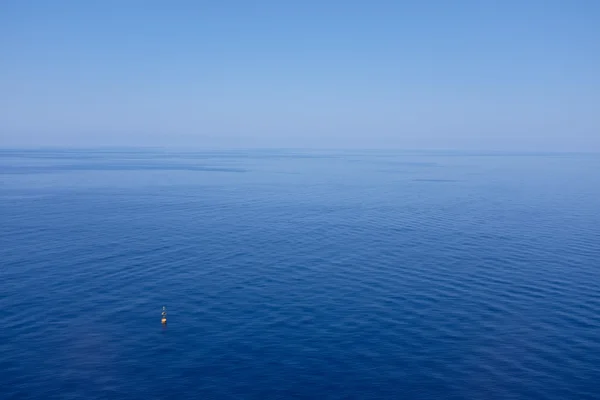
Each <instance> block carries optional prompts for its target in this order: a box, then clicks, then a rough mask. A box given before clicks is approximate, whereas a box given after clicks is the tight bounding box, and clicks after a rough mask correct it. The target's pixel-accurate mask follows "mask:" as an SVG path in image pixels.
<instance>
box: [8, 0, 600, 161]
mask: <svg viewBox="0 0 600 400" xmlns="http://www.w3.org/2000/svg"><path fill="white" fill-rule="evenodd" d="M22 145H24V146H38V145H39V146H48V145H55V146H77V147H81V146H85V147H88V146H121V145H123V146H132V145H133V146H136V145H140V146H174V147H180V146H193V147H227V146H235V147H239V146H243V147H304V148H307V147H308V148H444V149H448V148H454V149H485V150H536V149H537V150H544V151H546V150H569V151H571V150H574V151H578V150H593V151H600V1H597V0H545V1H544V0H496V1H486V0H452V1H450V0H438V1H434V0H429V1H427V0H421V1H417V0H414V1H402V0H370V1H369V0H360V1H359V0H345V1H343V0H302V1H299V0H254V1H253V0H237V1H236V0H212V1H202V0H196V1H183V0H178V1H177V0H173V1H167V0H162V1H154V0H101V1H100V0H99V1H85V0H71V1H67V0H2V1H0V146H22Z"/></svg>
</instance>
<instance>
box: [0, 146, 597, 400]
mask: <svg viewBox="0 0 600 400" xmlns="http://www.w3.org/2000/svg"><path fill="white" fill-rule="evenodd" d="M0 184H1V186H0V213H1V214H0V240H1V242H0V244H1V246H0V263H1V264H0V307H1V310H2V329H1V330H0V371H1V373H0V398H1V399H3V400H4V399H6V400H8V399H82V398H85V399H100V398H102V399H140V400H148V399H486V400H488V399H560V400H564V399H577V400H584V399H599V398H600V158H598V157H597V156H590V155H586V156H584V155H560V156H558V155H510V154H504V155H502V154H459V153H407V152H404V153H402V152H397V153H393V152H387V153H386V152H370V153H366V152H363V153H360V152H336V151H329V152H291V151H285V152H284V151H262V152H260V151H248V152H244V151H228V152H223V151H222V152H165V151H162V152H159V151H156V152H153V151H14V150H13V151H9V150H3V151H1V152H0ZM163 305H166V306H167V307H168V310H169V322H168V326H167V327H166V328H163V327H162V326H161V324H160V311H161V308H162V306H163Z"/></svg>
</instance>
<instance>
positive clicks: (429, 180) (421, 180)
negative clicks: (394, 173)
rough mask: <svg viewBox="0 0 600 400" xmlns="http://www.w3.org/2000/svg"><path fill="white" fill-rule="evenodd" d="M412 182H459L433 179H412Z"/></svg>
mask: <svg viewBox="0 0 600 400" xmlns="http://www.w3.org/2000/svg"><path fill="white" fill-rule="evenodd" d="M413 182H434V183H435V182H438V183H444V182H460V181H459V180H458V179H441V178H439V179H435V178H417V179H413Z"/></svg>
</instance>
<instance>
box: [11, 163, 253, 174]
mask: <svg viewBox="0 0 600 400" xmlns="http://www.w3.org/2000/svg"><path fill="white" fill-rule="evenodd" d="M144 170H148V171H151V170H160V171H203V172H247V171H248V170H247V169H244V168H233V167H214V166H202V165H186V164H167V163H155V164H144V163H139V162H138V163H130V164H120V165H119V164H92V163H87V164H67V165H59V164H55V165H45V166H32V165H21V166H8V165H4V166H1V167H0V174H47V173H56V172H69V171H144Z"/></svg>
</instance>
